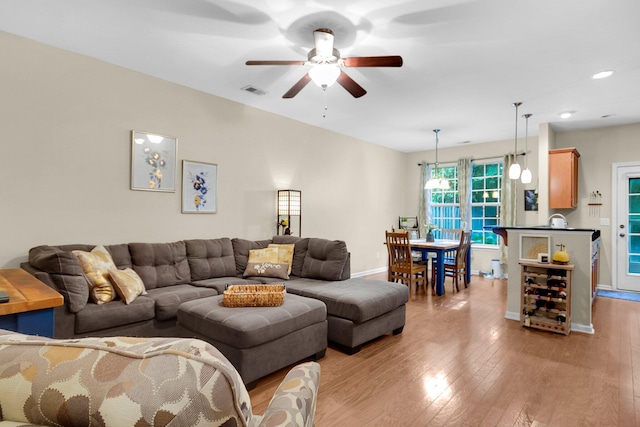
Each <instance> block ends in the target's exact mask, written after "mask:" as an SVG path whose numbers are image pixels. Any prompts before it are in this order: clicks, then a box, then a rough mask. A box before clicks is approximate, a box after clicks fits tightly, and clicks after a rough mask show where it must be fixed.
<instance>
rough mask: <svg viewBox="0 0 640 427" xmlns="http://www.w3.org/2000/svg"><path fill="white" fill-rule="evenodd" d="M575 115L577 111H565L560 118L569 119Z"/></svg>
mask: <svg viewBox="0 0 640 427" xmlns="http://www.w3.org/2000/svg"><path fill="white" fill-rule="evenodd" d="M573 113H575V111H565V112H564V113H560V118H561V119H568V118H569V117H571V115H572V114H573Z"/></svg>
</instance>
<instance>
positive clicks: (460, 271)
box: [431, 231, 471, 291]
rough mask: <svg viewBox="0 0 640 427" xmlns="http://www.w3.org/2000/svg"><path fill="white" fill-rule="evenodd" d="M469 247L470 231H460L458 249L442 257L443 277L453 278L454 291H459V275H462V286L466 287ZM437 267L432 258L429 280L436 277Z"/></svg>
mask: <svg viewBox="0 0 640 427" xmlns="http://www.w3.org/2000/svg"><path fill="white" fill-rule="evenodd" d="M470 247H471V232H470V231H462V232H461V234H460V245H459V246H458V249H457V250H456V251H455V255H454V256H446V255H445V257H444V262H443V268H444V275H445V278H446V277H447V276H450V277H452V278H453V289H454V290H455V291H459V290H460V288H459V286H458V284H459V281H460V277H461V276H462V278H463V280H464V287H465V288H466V287H468V285H469V283H468V282H467V253H468V252H469V248H470ZM438 268H440V266H439V265H438V263H437V262H436V260H435V259H434V260H433V261H432V263H431V281H432V282H433V281H434V280H435V278H436V274H438Z"/></svg>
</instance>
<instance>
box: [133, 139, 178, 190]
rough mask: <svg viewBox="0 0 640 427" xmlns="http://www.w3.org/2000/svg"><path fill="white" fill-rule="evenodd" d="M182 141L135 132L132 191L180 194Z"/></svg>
mask: <svg viewBox="0 0 640 427" xmlns="http://www.w3.org/2000/svg"><path fill="white" fill-rule="evenodd" d="M177 153H178V139H177V138H174V137H172V136H164V135H158V134H155V133H150V132H141V131H137V130H132V131H131V189H132V190H145V191H167V192H172V193H175V191H176V167H177V164H178V159H177Z"/></svg>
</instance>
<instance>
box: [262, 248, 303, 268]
mask: <svg viewBox="0 0 640 427" xmlns="http://www.w3.org/2000/svg"><path fill="white" fill-rule="evenodd" d="M295 247H296V245H294V244H293V243H291V244H286V245H284V244H275V243H270V244H269V246H267V249H268V248H276V249H278V263H279V264H289V270H288V271H287V274H291V265H292V264H293V249H294V248H295Z"/></svg>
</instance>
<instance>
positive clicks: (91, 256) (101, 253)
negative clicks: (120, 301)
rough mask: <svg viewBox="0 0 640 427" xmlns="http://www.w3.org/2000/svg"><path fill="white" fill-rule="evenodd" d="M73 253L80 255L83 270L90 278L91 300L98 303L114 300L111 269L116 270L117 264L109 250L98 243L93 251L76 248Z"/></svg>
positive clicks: (79, 259)
mask: <svg viewBox="0 0 640 427" xmlns="http://www.w3.org/2000/svg"><path fill="white" fill-rule="evenodd" d="M71 253H72V254H74V255H75V256H76V257H78V261H80V265H81V266H82V271H84V274H85V276H87V279H88V280H89V283H90V285H91V288H90V289H89V296H90V297H91V300H92V301H93V302H95V303H97V304H104V303H105V302H109V301H113V299H114V298H115V296H116V291H115V289H114V288H113V284H112V283H111V277H110V275H109V271H111V270H116V265H115V263H114V262H113V258H111V254H110V253H109V251H107V249H106V248H105V247H104V246H101V245H98V246H96V247H95V248H93V249H92V250H91V252H87V251H79V250H75V251H71Z"/></svg>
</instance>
